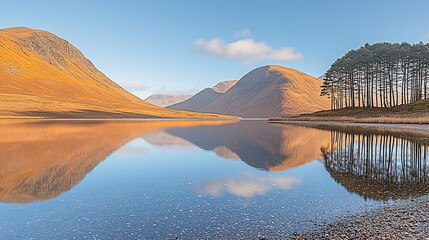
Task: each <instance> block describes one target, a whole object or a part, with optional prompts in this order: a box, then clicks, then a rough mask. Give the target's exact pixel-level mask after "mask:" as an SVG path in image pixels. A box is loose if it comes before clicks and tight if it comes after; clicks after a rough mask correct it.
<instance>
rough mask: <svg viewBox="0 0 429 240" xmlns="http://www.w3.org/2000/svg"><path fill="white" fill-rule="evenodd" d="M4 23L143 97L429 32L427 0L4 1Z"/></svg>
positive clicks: (319, 64)
mask: <svg viewBox="0 0 429 240" xmlns="http://www.w3.org/2000/svg"><path fill="white" fill-rule="evenodd" d="M1 9H2V13H1V14H0V28H7V27H14V26H26V27H31V28H37V29H43V30H47V31H50V32H52V33H54V34H56V35H58V36H60V37H63V38H65V39H67V40H68V41H70V42H71V43H72V44H73V45H75V46H76V47H78V48H79V49H80V50H81V51H82V52H83V53H84V54H85V55H86V57H88V58H89V59H90V60H91V61H92V62H93V63H94V64H95V65H96V66H97V67H98V68H99V69H100V70H101V71H103V72H104V73H105V74H106V75H107V76H109V77H110V78H111V79H112V80H114V81H116V82H118V83H119V84H121V85H123V86H124V87H126V88H127V89H129V90H132V91H134V93H135V94H137V95H138V96H140V97H146V96H147V95H149V94H151V93H157V92H171V93H181V92H196V91H197V90H201V89H203V88H205V87H210V86H212V85H214V84H216V83H217V82H220V81H224V80H230V79H239V78H241V77H242V76H243V75H244V74H246V73H247V72H249V71H251V70H252V69H254V68H256V67H258V66H262V65H267V64H278V65H282V66H286V67H292V68H296V69H299V70H301V71H304V72H306V73H308V74H310V75H313V76H320V75H322V74H323V73H324V72H325V71H326V69H327V68H328V67H329V66H330V64H331V63H332V62H333V61H334V60H335V59H336V58H338V57H340V56H342V55H343V54H345V53H346V52H347V51H348V50H350V49H352V48H358V47H360V46H361V45H363V44H365V43H366V42H368V43H374V42H380V41H389V42H404V41H408V42H412V43H415V42H419V41H424V42H427V41H429V14H428V9H429V1H425V0H409V1H399V0H397V1H396V0H390V1H388V0H379V1H375V0H372V1H370V0H360V1H357V0H356V1H340V0H338V1H329V0H326V1H317V0H315V1H309V0H301V1H299V0H296V1H286V0H283V1H256V0H247V1H238V0H237V1H232V0H229V1H223V0H216V1H205V0H198V1H197V0H195V1H192V0H190V1H155V0H153V1H137V0H136V1H125V0H122V1H97V0H92V1H79V0H74V1H68V2H66V1H57V0H55V1H18V0H14V1H9V2H7V3H6V2H2V3H1Z"/></svg>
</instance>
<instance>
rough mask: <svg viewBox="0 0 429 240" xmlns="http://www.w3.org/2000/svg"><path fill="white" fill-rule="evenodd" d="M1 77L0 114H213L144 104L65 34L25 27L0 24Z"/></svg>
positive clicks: (70, 115) (150, 115) (100, 115)
mask: <svg viewBox="0 0 429 240" xmlns="http://www.w3.org/2000/svg"><path fill="white" fill-rule="evenodd" d="M0 81H1V84H0V118H8V117H17V118H20V117H48V118H79V117H87V118H93V117H99V118H103V117H177V118H187V117H216V116H215V115H201V114H195V113H190V112H181V111H175V110H170V109H163V108H159V107H156V106H154V105H152V104H149V103H147V102H145V101H143V100H141V99H139V98H138V97H136V96H134V95H132V94H131V93H129V92H127V91H126V90H124V89H123V88H121V87H120V86H119V85H118V84H116V83H115V82H113V81H112V80H110V79H109V78H108V77H106V76H105V75H104V74H103V73H102V72H100V71H99V70H98V69H97V68H96V67H95V66H94V65H93V64H92V63H91V61H90V60H88V59H87V58H85V56H84V55H83V54H82V53H81V52H80V51H79V50H78V49H77V48H76V47H74V46H73V45H72V44H70V43H69V42H67V41H66V40H64V39H62V38H60V37H58V36H55V35H54V34H52V33H49V32H46V31H41V30H34V29H30V28H8V29H2V30H0Z"/></svg>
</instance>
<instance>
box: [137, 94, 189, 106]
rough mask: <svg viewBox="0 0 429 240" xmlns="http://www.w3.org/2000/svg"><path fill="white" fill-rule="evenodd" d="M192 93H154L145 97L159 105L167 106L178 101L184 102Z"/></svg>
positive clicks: (149, 101) (147, 100)
mask: <svg viewBox="0 0 429 240" xmlns="http://www.w3.org/2000/svg"><path fill="white" fill-rule="evenodd" d="M191 97H192V95H183V94H181V95H173V94H152V95H150V96H149V97H147V98H146V99H145V101H146V102H148V103H151V104H153V105H155V106H158V107H167V106H170V105H173V104H176V103H180V102H183V101H185V100H187V99H189V98H191Z"/></svg>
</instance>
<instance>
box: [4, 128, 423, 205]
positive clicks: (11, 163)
mask: <svg viewBox="0 0 429 240" xmlns="http://www.w3.org/2000/svg"><path fill="white" fill-rule="evenodd" d="M138 138H142V139H144V140H145V141H146V142H147V143H149V144H151V145H153V146H160V147H168V148H173V147H174V148H190V147H193V148H200V149H204V150H207V151H212V152H213V153H215V154H216V155H218V156H219V157H221V158H224V159H231V160H234V161H240V160H241V161H243V162H244V163H246V164H247V165H249V166H252V167H253V168H257V169H260V170H262V171H263V173H264V174H261V175H260V174H255V173H243V174H241V175H239V174H236V175H231V176H227V177H225V176H223V177H222V178H215V179H213V180H207V179H205V180H204V181H202V182H199V186H200V188H198V189H197V192H198V193H199V194H204V195H209V196H214V197H217V196H222V195H223V194H225V193H228V194H233V195H235V196H239V197H245V198H248V197H253V196H256V195H263V194H265V193H267V192H269V191H271V190H273V189H282V190H288V189H292V188H294V187H298V186H300V184H301V182H303V184H304V180H302V179H300V178H296V177H292V176H274V175H270V174H272V173H269V172H270V171H283V170H286V169H290V168H295V167H298V166H301V165H303V164H306V163H309V162H312V161H314V160H320V159H322V160H323V163H324V166H325V168H326V170H327V171H328V172H329V174H330V175H331V177H332V178H333V179H335V181H337V182H338V183H340V184H341V185H342V186H343V187H345V188H346V189H347V190H348V191H350V192H354V193H357V194H359V195H360V196H362V197H364V198H367V199H374V200H389V199H397V198H409V197H416V196H421V195H425V194H428V193H429V187H428V183H429V178H428V176H429V166H428V159H427V158H428V154H429V150H428V149H429V148H428V139H429V137H428V136H426V135H422V134H421V133H408V132H407V133H404V132H397V131H391V132H388V131H380V130H377V131H376V130H372V131H368V130H367V129H361V128H356V129H350V128H341V127H326V126H324V127H320V126H314V127H311V128H310V127H304V126H295V125H286V124H269V123H267V122H262V121H260V122H258V121H208V120H207V121H199V120H198V121H197V120H193V121H189V120H183V121H155V120H153V121H134V120H133V121H107V120H106V121H102V120H91V121H42V120H31V121H29V120H26V121H9V120H7V121H1V122H0V201H1V202H11V203H28V202H32V201H38V200H46V199H51V198H55V197H56V196H58V195H59V194H61V193H63V192H66V191H68V190H70V189H71V188H73V187H74V186H76V185H77V184H78V183H79V182H81V181H82V180H83V179H84V178H85V176H86V175H87V174H88V173H89V172H90V171H92V170H93V169H94V168H95V167H96V166H97V165H98V164H99V163H100V162H101V161H103V160H104V159H106V158H107V157H108V156H110V155H111V154H112V153H113V152H115V151H117V150H118V149H119V148H121V147H123V146H125V147H124V149H123V150H124V151H120V152H118V153H119V154H118V156H119V157H123V158H126V157H129V156H136V155H145V154H146V152H145V151H146V149H145V148H142V147H139V146H137V147H136V146H133V145H132V144H131V145H127V143H129V142H130V141H132V140H134V139H138ZM174 148H173V150H174ZM174 151H175V150H174ZM190 167H191V166H190ZM177 174H180V173H177ZM314 178H317V175H315V176H314Z"/></svg>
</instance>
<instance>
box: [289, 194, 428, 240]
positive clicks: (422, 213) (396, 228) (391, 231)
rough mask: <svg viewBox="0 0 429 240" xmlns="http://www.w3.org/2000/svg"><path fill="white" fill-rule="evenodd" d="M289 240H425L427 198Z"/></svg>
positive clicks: (407, 201)
mask: <svg viewBox="0 0 429 240" xmlns="http://www.w3.org/2000/svg"><path fill="white" fill-rule="evenodd" d="M290 238H291V239H429V197H428V196H425V197H421V198H418V199H414V200H402V201H398V202H395V203H392V204H389V205H386V206H384V207H381V208H379V209H374V210H369V211H366V212H364V213H360V214H357V215H351V216H346V217H343V218H341V219H339V220H338V221H336V222H333V223H328V224H324V225H317V226H315V227H314V228H312V229H309V230H304V231H303V232H300V233H295V234H293V235H292V236H290Z"/></svg>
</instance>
